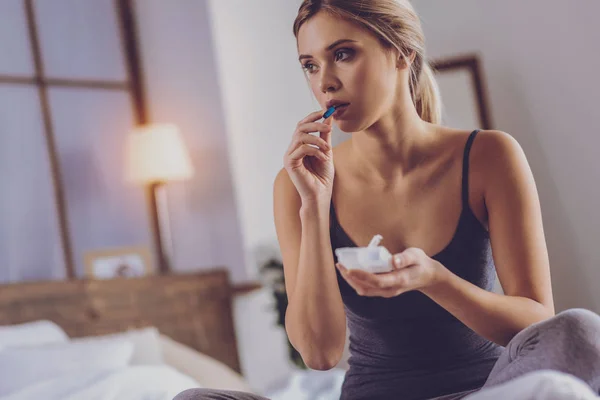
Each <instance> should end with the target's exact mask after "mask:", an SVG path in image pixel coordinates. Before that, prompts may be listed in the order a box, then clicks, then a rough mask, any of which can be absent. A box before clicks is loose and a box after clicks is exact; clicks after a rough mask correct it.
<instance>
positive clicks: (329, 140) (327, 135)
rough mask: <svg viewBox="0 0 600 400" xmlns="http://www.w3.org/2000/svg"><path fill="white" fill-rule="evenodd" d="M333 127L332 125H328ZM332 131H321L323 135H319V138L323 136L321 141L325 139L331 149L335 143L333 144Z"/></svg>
mask: <svg viewBox="0 0 600 400" xmlns="http://www.w3.org/2000/svg"><path fill="white" fill-rule="evenodd" d="M327 119H328V120H329V121H330V123H331V117H329V118H327ZM328 126H331V125H328ZM332 132H333V130H332V129H329V130H328V131H321V133H320V134H319V136H321V139H323V140H324V141H325V142H327V144H328V145H329V147H333V142H332Z"/></svg>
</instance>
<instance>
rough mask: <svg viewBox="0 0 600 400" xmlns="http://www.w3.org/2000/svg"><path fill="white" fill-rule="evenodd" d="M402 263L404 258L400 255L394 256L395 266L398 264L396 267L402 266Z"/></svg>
mask: <svg viewBox="0 0 600 400" xmlns="http://www.w3.org/2000/svg"><path fill="white" fill-rule="evenodd" d="M401 262H402V257H401V256H399V255H395V256H394V264H396V266H400V263H401Z"/></svg>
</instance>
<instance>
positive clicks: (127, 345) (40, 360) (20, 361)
mask: <svg viewBox="0 0 600 400" xmlns="http://www.w3.org/2000/svg"><path fill="white" fill-rule="evenodd" d="M132 354H133V344H132V343H131V342H128V341H125V340H121V341H117V340H111V341H106V342H102V343H94V342H93V343H69V342H67V343H61V344H50V345H45V346H35V347H14V348H6V349H4V350H2V351H0V376H1V377H2V378H1V379H0V396H4V395H6V394H9V393H11V392H14V391H16V390H20V389H23V388H25V387H27V386H29V385H33V384H34V383H39V382H40V381H43V380H47V379H52V378H57V377H60V376H66V375H69V374H74V373H76V372H82V371H110V370H115V369H118V368H123V367H126V366H127V365H128V363H129V361H130V360H131V355H132Z"/></svg>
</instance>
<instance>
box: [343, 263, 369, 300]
mask: <svg viewBox="0 0 600 400" xmlns="http://www.w3.org/2000/svg"><path fill="white" fill-rule="evenodd" d="M336 266H337V267H338V269H339V270H340V274H341V275H342V277H343V278H344V280H345V281H346V282H348V284H349V285H350V286H351V287H352V289H354V290H355V291H356V293H358V294H359V295H360V296H366V295H368V294H369V292H370V289H369V288H367V287H364V286H363V285H361V284H360V283H359V282H356V281H355V280H353V279H352V277H350V276H349V274H348V272H349V271H348V270H347V269H345V268H343V267H342V266H341V265H340V264H336ZM371 290H372V289H371Z"/></svg>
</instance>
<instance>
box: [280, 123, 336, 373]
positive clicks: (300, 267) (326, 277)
mask: <svg viewBox="0 0 600 400" xmlns="http://www.w3.org/2000/svg"><path fill="white" fill-rule="evenodd" d="M311 115H312V114H311ZM309 117H310V116H309ZM313 118H314V116H313ZM309 125H310V124H309ZM321 125H325V124H320V125H319V126H315V125H311V126H309V127H305V130H308V129H317V128H319V129H320V128H322V129H323V130H327V129H326V128H324V127H323V126H321ZM298 126H299V131H297V132H296V133H295V135H294V139H293V141H292V145H290V149H288V153H287V154H286V160H285V163H286V168H285V169H283V170H282V171H281V172H280V173H279V174H278V175H277V178H276V179H275V184H274V199H273V200H274V214H275V226H276V229H277V237H278V240H279V246H280V249H281V254H282V257H283V265H284V274H285V286H286V292H287V296H288V308H287V311H286V316H285V327H286V332H287V334H288V337H289V339H290V342H291V343H292V345H293V346H294V348H296V350H298V352H299V353H300V354H301V355H302V359H303V360H304V362H305V363H306V365H307V366H308V367H309V368H311V369H317V370H326V369H331V368H333V367H334V366H335V365H337V363H338V362H339V360H340V358H341V356H342V353H343V350H344V344H345V340H346V314H345V312H344V305H343V302H342V297H341V294H340V289H339V286H338V282H337V276H336V272H335V271H336V269H335V266H334V264H333V252H332V248H331V242H330V237H329V206H330V201H331V188H332V184H333V159H332V150H331V133H330V131H328V132H323V131H321V135H322V137H323V139H325V141H323V140H321V141H319V140H318V138H315V137H313V136H310V135H307V134H306V133H307V132H303V131H302V126H303V125H302V121H301V123H300V124H299V125H298ZM298 141H299V142H298ZM307 143H312V144H315V145H317V146H319V147H321V149H319V150H317V149H314V148H313V147H307V145H306V144H307ZM325 143H327V145H325ZM316 152H323V153H324V154H325V156H326V157H322V156H321V155H319V154H317V153H316ZM304 157H311V158H313V160H311V162H313V163H314V164H310V165H311V167H309V168H308V170H307V169H306V168H305V165H306V164H305V163H303V161H302V159H303V158H304ZM317 159H318V160H317ZM298 160H299V161H300V163H301V164H302V165H300V164H298V163H297V161H298ZM318 163H321V164H320V165H319V164H318ZM296 167H298V168H303V169H304V170H303V171H301V172H300V171H298V168H296ZM313 178H315V179H314V181H313V180H312V179H313ZM300 193H302V195H301V194H300Z"/></svg>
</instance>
